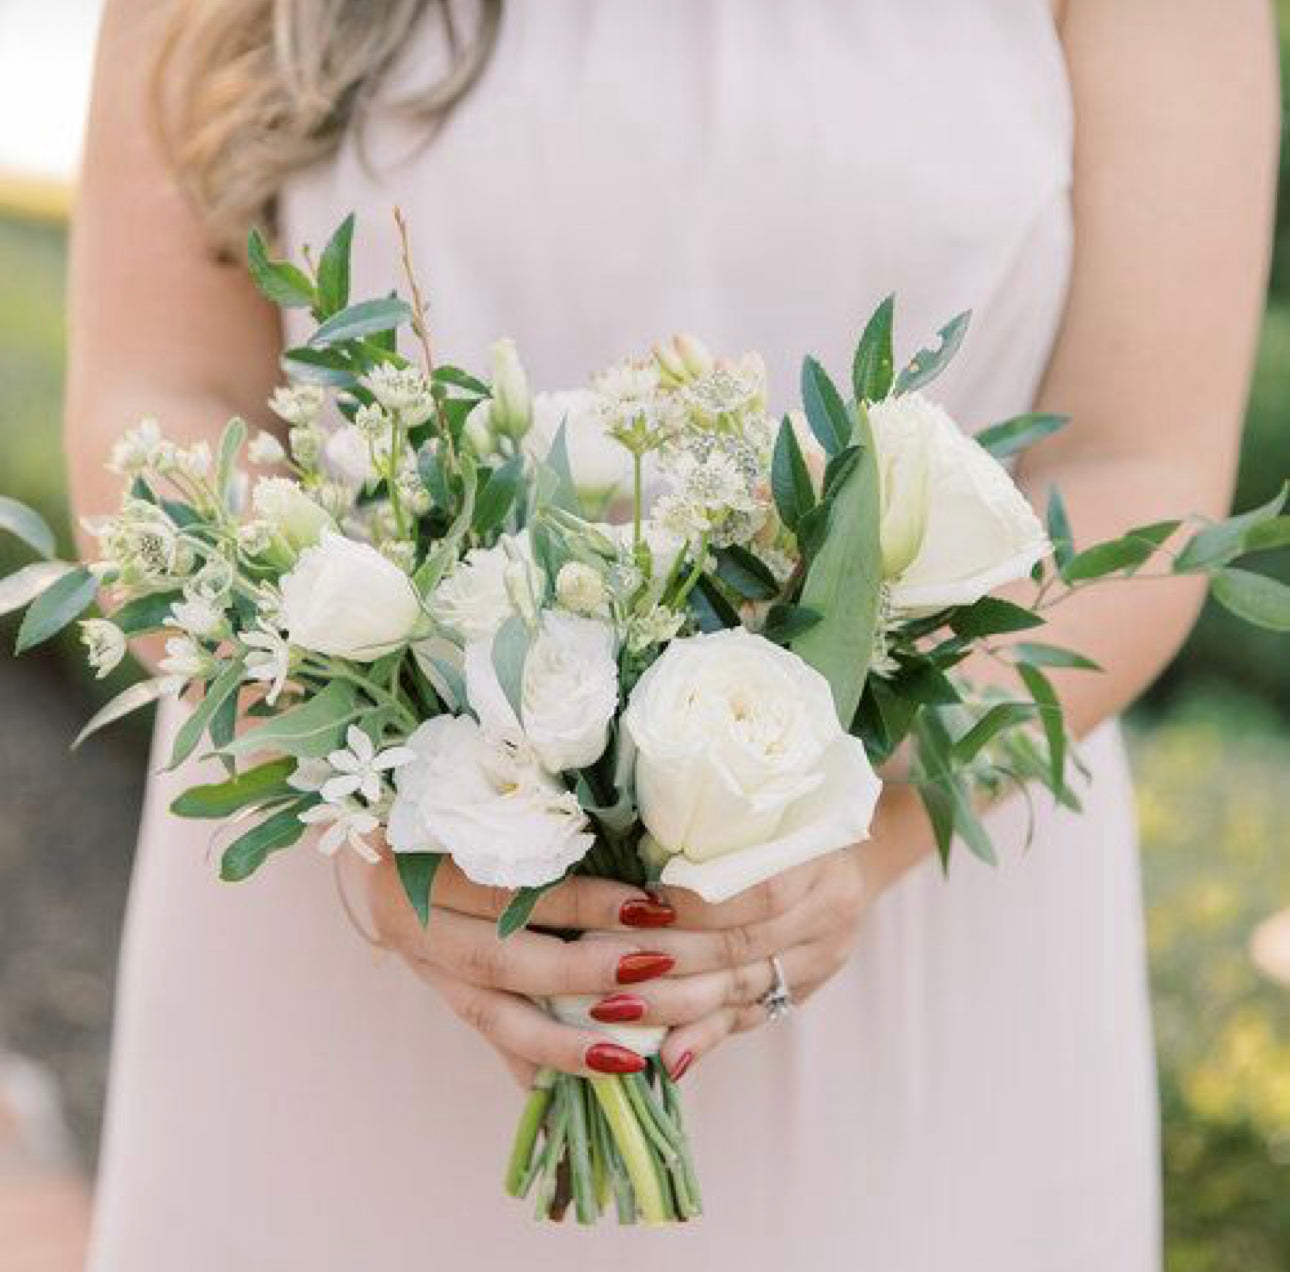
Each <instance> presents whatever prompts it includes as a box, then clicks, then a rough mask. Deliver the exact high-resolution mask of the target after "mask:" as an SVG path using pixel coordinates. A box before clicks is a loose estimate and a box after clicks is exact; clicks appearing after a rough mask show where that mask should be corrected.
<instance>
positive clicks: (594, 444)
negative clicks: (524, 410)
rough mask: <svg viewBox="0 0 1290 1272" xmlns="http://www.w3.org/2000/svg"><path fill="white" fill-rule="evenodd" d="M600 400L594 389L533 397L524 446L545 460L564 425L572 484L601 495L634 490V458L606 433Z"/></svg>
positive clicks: (565, 391)
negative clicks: (529, 424) (531, 424)
mask: <svg viewBox="0 0 1290 1272" xmlns="http://www.w3.org/2000/svg"><path fill="white" fill-rule="evenodd" d="M601 401H602V399H601V397H600V394H598V393H595V392H593V391H592V390H590V389H567V390H564V391H562V392H559V393H539V394H538V395H537V396H536V397H535V398H534V399H533V427H532V429H531V430H530V431H529V433H528V435H527V436H526V437H525V438H524V449H525V450H526V451H527V452H528V453H529V454H530V455H532V456H533V457H534V458H535V459H545V458H546V456H547V452H548V451H550V449H551V444H552V443H553V442H554V441H555V438H556V434H557V433H559V431H560V426H561V425H562V424H563V425H564V438H565V445H566V447H567V449H568V452H569V471H570V474H571V475H572V477H573V484H574V486H575V487H577V489H578V490H579V491H585V492H586V493H587V494H588V495H589V496H591V497H592V498H600V499H603V498H605V497H607V496H609V495H612V494H616V493H620V492H623V491H630V490H631V488H632V457H631V452H630V451H628V449H627V448H626V447H625V446H623V445H622V443H621V442H616V441H614V439H613V438H612V437H610V435H609V433H608V432H607V431H606V429H605V421H604V415H603V414H602V411H601Z"/></svg>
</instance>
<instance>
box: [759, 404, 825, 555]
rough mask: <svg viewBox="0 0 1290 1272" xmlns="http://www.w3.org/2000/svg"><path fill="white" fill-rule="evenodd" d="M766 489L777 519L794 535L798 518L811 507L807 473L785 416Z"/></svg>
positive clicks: (813, 493) (811, 497)
mask: <svg viewBox="0 0 1290 1272" xmlns="http://www.w3.org/2000/svg"><path fill="white" fill-rule="evenodd" d="M770 489H771V494H772V495H773V496H774V498H775V507H776V509H777V510H778V512H779V517H780V520H781V521H782V522H783V523H784V524H785V525H786V526H787V527H788V528H789V529H790V530H791V531H793V532H794V533H796V532H797V527H798V525H799V523H800V522H801V519H802V518H803V517H804V516H806V514H807V513H809V512H810V511H811V509H812V508H813V507H815V488H814V486H812V484H811V474H810V470H809V469H808V468H807V467H806V460H805V458H804V457H803V455H802V448H801V446H800V445H799V444H798V441H797V433H796V432H795V430H794V429H793V425H792V422H791V421H790V420H789V419H788V417H787V416H785V417H784V419H783V420H782V421H781V423H780V426H779V435H778V436H777V437H776V439H775V454H774V458H773V459H772V461H771V469H770Z"/></svg>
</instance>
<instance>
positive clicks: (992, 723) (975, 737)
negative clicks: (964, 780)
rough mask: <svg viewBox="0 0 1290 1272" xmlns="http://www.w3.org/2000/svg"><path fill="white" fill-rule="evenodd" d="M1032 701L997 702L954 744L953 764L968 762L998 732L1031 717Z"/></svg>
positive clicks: (952, 751) (951, 751)
mask: <svg viewBox="0 0 1290 1272" xmlns="http://www.w3.org/2000/svg"><path fill="white" fill-rule="evenodd" d="M1034 715H1035V704H1034V703H1033V702H997V703H995V704H994V706H992V707H991V708H990V709H989V710H988V711H987V712H986V713H985V714H984V715H983V716H982V717H981V718H980V719H979V720H978V721H977V722H976V723H975V724H974V725H973V726H972V727H971V728H970V729H969V730H968V731H967V732H966V733H965V734H964V735H963V736H962V737H961V738H959V740H958V741H957V742H955V743H954V745H953V746H952V747H951V748H950V758H951V759H952V760H953V761H954V763H955V764H970V763H971V762H972V761H973V760H974V759H975V758H976V757H977V755H978V754H979V753H980V751H981V749H982V748H983V747H985V746H986V745H987V744H988V743H989V742H991V741H992V740H993V739H994V738H995V737H996V736H997V735H998V734H1000V733H1003V732H1005V731H1006V730H1008V729H1011V728H1014V727H1015V726H1016V725H1018V724H1023V723H1025V721H1027V720H1030V719H1033V718H1034Z"/></svg>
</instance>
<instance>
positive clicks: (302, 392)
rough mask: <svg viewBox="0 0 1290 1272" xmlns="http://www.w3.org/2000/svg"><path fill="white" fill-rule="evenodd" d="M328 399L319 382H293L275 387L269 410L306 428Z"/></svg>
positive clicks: (316, 416)
mask: <svg viewBox="0 0 1290 1272" xmlns="http://www.w3.org/2000/svg"><path fill="white" fill-rule="evenodd" d="M326 401H327V393H326V391H325V390H324V389H323V388H322V387H321V386H319V385H317V384H291V385H285V386H283V387H281V388H277V389H274V391H273V396H272V397H270V398H269V410H271V411H272V412H273V413H274V415H276V416H277V417H278V418H279V419H281V420H285V421H286V422H287V423H288V424H293V425H295V426H296V427H299V428H304V427H308V426H309V425H310V424H312V423H313V422H314V421H315V420H316V419H317V418H318V415H319V413H320V412H321V411H322V409H323V404H324V403H325V402H326Z"/></svg>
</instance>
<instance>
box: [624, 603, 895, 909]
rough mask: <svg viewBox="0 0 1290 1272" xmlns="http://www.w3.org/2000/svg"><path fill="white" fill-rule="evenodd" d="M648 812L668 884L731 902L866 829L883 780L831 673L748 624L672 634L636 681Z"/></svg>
mask: <svg viewBox="0 0 1290 1272" xmlns="http://www.w3.org/2000/svg"><path fill="white" fill-rule="evenodd" d="M623 723H624V725H625V727H626V730H627V733H628V734H629V736H630V737H631V739H632V741H633V743H634V745H635V747H636V750H637V754H636V763H635V777H636V797H637V801H638V803H639V805H640V813H641V820H642V821H643V822H644V823H645V826H646V829H647V830H648V831H649V832H650V834H651V835H652V836H653V838H654V839H655V840H657V841H658V843H659V845H661V847H662V848H663V849H664V850H666V851H667V852H668V853H671V854H674V855H673V856H672V857H671V859H670V860H669V861H668V864H667V865H666V866H665V867H664V870H663V882H664V883H668V884H676V885H678V886H680V887H684V888H691V889H693V890H694V891H695V892H697V893H698V894H699V895H700V896H702V897H703V899H704V900H705V901H713V902H716V901H724V900H726V899H727V898H728V897H731V896H734V895H735V894H736V893H737V892H742V891H743V890H744V889H745V888H749V887H751V886H752V885H753V884H755V883H760V882H761V881H762V880H764V879H769V878H770V877H771V876H773V875H776V874H779V873H780V872H781V871H784V870H788V869H790V868H791V867H793V866H796V865H800V864H801V863H802V862H804V861H809V860H811V859H812V858H813V857H818V856H821V855H822V854H824V853H827V852H832V851H834V850H835V849H838V848H844V847H846V846H847V845H848V844H853V843H856V842H857V841H858V840H862V839H865V838H867V836H868V833H869V820H870V818H871V817H872V815H873V810H874V806H875V804H876V803H877V800H878V794H879V792H880V791H881V789H882V783H881V782H880V781H879V780H878V778H877V777H876V776H875V775H874V772H873V769H872V768H871V767H870V764H869V759H868V757H867V756H866V755H865V750H864V746H863V745H862V744H861V743H860V741H859V740H858V739H856V738H853V737H851V736H850V735H849V734H847V733H846V732H844V731H843V729H842V726H841V725H840V724H839V723H838V717H837V712H836V709H835V708H834V705H833V696H832V693H831V691H830V689H829V686H828V682H827V681H826V680H825V679H824V677H823V676H821V675H820V674H819V672H817V671H815V670H814V669H813V668H811V667H809V666H807V664H806V663H804V662H803V661H802V660H801V659H800V658H799V657H798V656H797V655H796V654H794V653H791V652H790V651H789V650H786V649H782V648H781V647H780V646H778V645H774V644H772V643H771V642H770V641H768V640H766V639H765V638H764V637H761V636H756V635H753V634H752V633H751V632H747V631H743V630H741V629H737V628H736V629H732V630H729V631H721V632H712V633H709V634H707V635H703V636H691V637H687V638H685V639H682V640H677V641H673V642H672V644H671V645H669V646H668V648H667V649H666V650H665V651H664V653H663V655H662V657H661V658H659V660H658V661H657V662H656V663H654V664H653V666H651V667H650V669H649V670H648V671H647V672H646V673H645V674H644V675H643V676H642V677H641V679H640V680H639V682H638V683H637V685H636V688H635V689H634V690H633V691H632V695H631V699H630V701H629V702H628V705H627V710H626V712H625V713H624V716H623Z"/></svg>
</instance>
